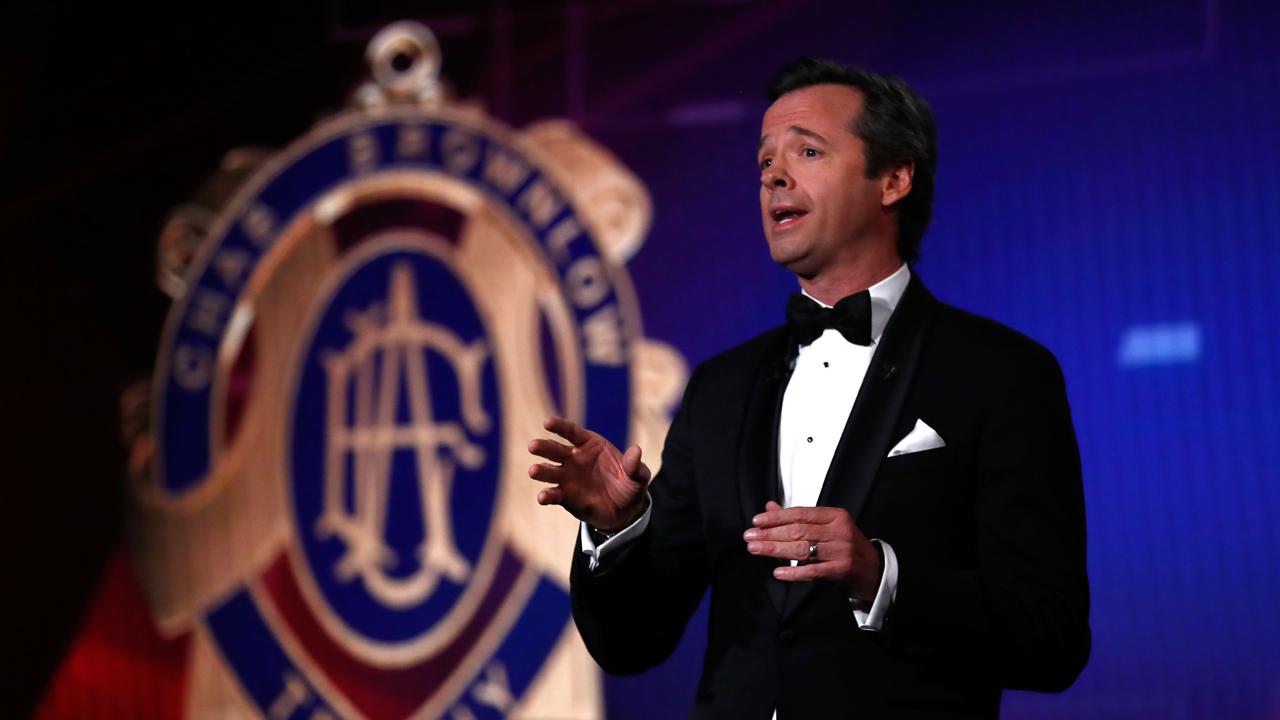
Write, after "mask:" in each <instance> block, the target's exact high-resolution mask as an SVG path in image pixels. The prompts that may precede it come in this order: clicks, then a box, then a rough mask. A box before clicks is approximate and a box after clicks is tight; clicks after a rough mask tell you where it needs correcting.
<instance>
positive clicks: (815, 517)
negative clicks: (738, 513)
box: [751, 505, 843, 527]
mask: <svg viewBox="0 0 1280 720" xmlns="http://www.w3.org/2000/svg"><path fill="white" fill-rule="evenodd" d="M840 512H843V511H842V510H840V509H838V508H829V507H791V508H778V509H776V510H770V509H769V506H768V505H765V512H762V513H760V514H759V515H756V516H755V517H753V518H751V524H752V525H755V526H756V527H776V526H778V525H788V524H790V523H808V524H810V525H822V524H826V523H829V522H831V521H832V520H833V519H835V517H836V516H837V515H838V514H839V513H840Z"/></svg>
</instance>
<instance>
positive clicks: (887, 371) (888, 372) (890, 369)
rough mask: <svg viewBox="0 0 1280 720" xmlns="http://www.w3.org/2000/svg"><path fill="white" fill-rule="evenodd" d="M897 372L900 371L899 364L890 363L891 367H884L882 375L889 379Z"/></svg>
mask: <svg viewBox="0 0 1280 720" xmlns="http://www.w3.org/2000/svg"><path fill="white" fill-rule="evenodd" d="M897 373H898V366H897V365H890V366H889V367H887V368H885V369H884V375H883V376H882V377H883V378H884V379H885V380H888V379H889V378H891V377H893V376H894V375H896V374H897Z"/></svg>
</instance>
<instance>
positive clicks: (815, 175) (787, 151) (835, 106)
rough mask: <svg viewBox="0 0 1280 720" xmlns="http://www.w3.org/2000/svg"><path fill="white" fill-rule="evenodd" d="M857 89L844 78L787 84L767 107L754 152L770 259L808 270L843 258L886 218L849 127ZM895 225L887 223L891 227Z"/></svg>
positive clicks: (851, 258)
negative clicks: (841, 80) (795, 87)
mask: <svg viewBox="0 0 1280 720" xmlns="http://www.w3.org/2000/svg"><path fill="white" fill-rule="evenodd" d="M861 111H862V95H861V93H859V92H858V90H856V89H854V88H852V87H848V86H846V85H814V86H811V87H807V88H803V89H801V90H795V91H793V92H789V93H787V94H786V95H783V96H782V97H780V98H778V100H777V101H776V102H774V103H773V105H771V106H769V109H768V110H766V111H765V114H764V122H763V126H762V128H761V131H760V149H759V153H758V154H757V157H756V159H757V160H758V161H759V167H760V212H761V214H762V216H763V220H764V234H765V237H766V238H767V239H768V241H769V254H770V255H771V256H772V257H773V260H774V262H776V263H778V264H779V265H782V266H784V267H786V268H787V269H788V270H790V271H791V272H793V273H795V274H796V275H799V276H801V277H805V278H812V277H814V276H816V275H818V274H820V273H823V272H829V271H832V270H835V269H838V268H839V267H841V266H848V264H849V263H852V262H856V258H857V257H858V255H859V254H860V253H862V252H864V250H863V249H862V248H861V247H860V246H863V245H865V244H866V243H867V242H870V241H871V240H872V238H873V237H876V236H879V235H883V231H884V223H886V222H887V221H888V218H887V216H886V215H885V213H884V210H883V207H882V199H883V193H882V189H881V187H880V182H879V181H878V179H869V178H867V176H866V162H865V158H864V155H863V143H862V140H861V139H859V138H858V137H857V136H856V135H854V134H853V131H852V127H853V122H854V120H855V118H857V116H858V113H859V112H861ZM889 230H890V232H892V227H890V228H889Z"/></svg>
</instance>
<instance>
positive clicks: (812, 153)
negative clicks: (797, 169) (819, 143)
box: [801, 147, 821, 158]
mask: <svg viewBox="0 0 1280 720" xmlns="http://www.w3.org/2000/svg"><path fill="white" fill-rule="evenodd" d="M801 152H802V153H803V154H804V156H805V157H807V158H816V157H818V156H819V155H821V153H819V152H818V149H817V148H811V147H807V148H805V149H804V150H801Z"/></svg>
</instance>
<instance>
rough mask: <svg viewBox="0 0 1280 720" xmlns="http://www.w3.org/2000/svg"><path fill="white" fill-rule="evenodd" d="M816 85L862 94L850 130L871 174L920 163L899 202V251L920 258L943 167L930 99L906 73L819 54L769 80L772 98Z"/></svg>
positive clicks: (796, 62)
mask: <svg viewBox="0 0 1280 720" xmlns="http://www.w3.org/2000/svg"><path fill="white" fill-rule="evenodd" d="M813 85H848V86H849V87H852V88H854V89H856V90H857V91H858V92H860V93H861V94H862V112H861V113H859V114H858V117H857V118H856V119H855V120H854V121H853V126H852V127H851V128H850V129H851V130H852V131H853V134H854V135H857V136H858V138H860V139H861V140H862V142H863V144H864V145H865V146H866V157H865V160H866V163H867V177H875V176H876V175H879V174H880V173H882V172H884V171H885V170H886V169H887V168H890V167H893V166H895V165H898V164H900V163H907V162H910V163H913V164H914V165H915V170H914V172H913V174H912V177H911V192H910V193H908V194H907V196H906V197H905V198H903V199H902V200H899V201H898V205H899V208H898V255H900V256H901V257H902V259H903V260H905V261H908V262H910V261H913V260H915V259H916V258H917V257H918V256H919V254H920V239H921V238H922V237H924V231H925V228H927V227H928V226H929V216H930V215H931V214H932V213H933V178H934V173H935V172H936V171H937V168H938V129H937V126H935V125H934V122H933V112H932V111H930V110H929V104H928V103H926V102H925V101H924V98H922V97H920V96H919V95H917V94H916V93H915V91H914V90H912V89H911V88H910V87H909V86H908V85H907V84H906V83H905V82H903V81H902V79H901V78H897V77H894V76H892V75H879V74H876V73H873V72H868V71H866V70H863V69H862V68H857V67H853V66H851V65H842V64H840V63H837V62H832V61H831V60H819V59H815V58H800V59H799V60H793V61H791V62H789V63H787V64H786V65H784V66H783V67H782V69H780V70H779V71H778V73H777V74H776V75H774V77H773V81H772V82H771V83H769V88H768V95H769V102H773V101H775V100H777V99H778V98H780V97H782V96H783V95H786V94H787V93H789V92H793V91H795V90H800V89H802V88H807V87H811V86H813Z"/></svg>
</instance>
